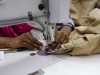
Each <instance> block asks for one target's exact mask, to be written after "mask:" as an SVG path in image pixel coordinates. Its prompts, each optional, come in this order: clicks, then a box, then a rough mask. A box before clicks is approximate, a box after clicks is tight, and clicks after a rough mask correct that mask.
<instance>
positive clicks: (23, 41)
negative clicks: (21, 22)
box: [10, 32, 43, 50]
mask: <svg viewBox="0 0 100 75" xmlns="http://www.w3.org/2000/svg"><path fill="white" fill-rule="evenodd" d="M10 47H11V48H19V47H25V48H28V49H31V50H40V49H41V48H42V47H43V44H42V43H41V42H39V41H38V40H37V39H36V38H35V37H34V36H32V35H31V34H30V33H29V32H27V33H24V34H22V35H20V36H18V37H15V38H12V39H11V44H10Z"/></svg>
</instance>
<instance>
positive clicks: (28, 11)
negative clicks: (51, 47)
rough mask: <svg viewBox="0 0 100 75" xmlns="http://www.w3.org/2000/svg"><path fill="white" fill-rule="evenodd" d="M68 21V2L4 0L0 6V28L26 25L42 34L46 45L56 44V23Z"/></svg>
mask: <svg viewBox="0 0 100 75" xmlns="http://www.w3.org/2000/svg"><path fill="white" fill-rule="evenodd" d="M68 20H69V0H5V1H4V2H3V4H0V27H4V26H9V25H15V24H20V23H28V24H29V25H31V26H33V27H35V29H36V30H39V31H40V32H42V33H43V36H39V37H41V38H42V40H46V42H47V45H48V44H52V43H56V42H57V31H58V26H57V23H65V22H68Z"/></svg>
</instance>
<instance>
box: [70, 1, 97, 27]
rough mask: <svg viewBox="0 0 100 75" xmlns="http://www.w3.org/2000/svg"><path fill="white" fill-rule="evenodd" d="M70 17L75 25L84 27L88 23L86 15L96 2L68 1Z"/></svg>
mask: <svg viewBox="0 0 100 75" xmlns="http://www.w3.org/2000/svg"><path fill="white" fill-rule="evenodd" d="M69 3H70V15H71V17H72V19H73V21H74V23H75V24H77V25H81V26H86V25H87V24H89V23H88V21H87V18H86V15H87V14H88V13H89V12H91V11H92V10H93V9H94V8H95V7H96V6H97V5H98V4H97V3H98V0H70V2H69Z"/></svg>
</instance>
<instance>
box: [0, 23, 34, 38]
mask: <svg viewBox="0 0 100 75" xmlns="http://www.w3.org/2000/svg"><path fill="white" fill-rule="evenodd" d="M32 29H34V27H31V26H30V25H28V24H27V23H23V24H17V25H11V26H5V27H1V28H0V37H17V36H20V35H21V34H23V33H26V32H30V33H31V30H32Z"/></svg>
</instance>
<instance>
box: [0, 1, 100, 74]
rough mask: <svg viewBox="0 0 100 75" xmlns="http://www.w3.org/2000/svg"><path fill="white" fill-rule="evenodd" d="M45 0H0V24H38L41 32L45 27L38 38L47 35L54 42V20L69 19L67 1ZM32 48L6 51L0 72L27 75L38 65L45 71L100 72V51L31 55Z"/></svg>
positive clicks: (59, 21) (55, 72)
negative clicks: (11, 51) (94, 52)
mask: <svg viewBox="0 0 100 75" xmlns="http://www.w3.org/2000/svg"><path fill="white" fill-rule="evenodd" d="M44 1H47V0H44ZM44 1H42V0H0V26H1V27H3V26H8V25H14V24H18V23H29V24H30V25H31V26H34V27H35V28H36V29H37V28H38V29H39V30H40V32H41V31H44V29H45V31H44V34H45V37H44V36H43V34H42V32H41V34H39V36H41V38H39V39H41V40H43V39H45V38H46V39H48V40H47V43H48V44H49V43H53V42H54V41H55V40H56V39H55V38H54V35H53V33H55V32H57V31H55V30H56V25H57V24H56V23H61V22H64V20H65V22H67V21H68V17H69V11H68V8H69V7H68V6H69V4H68V0H48V1H50V2H48V3H49V4H47V3H45V2H44ZM59 2H60V3H59ZM60 4H61V5H63V7H62V6H61V5H60ZM66 5H67V6H66ZM48 6H49V7H48ZM48 8H49V10H48ZM65 8H66V10H65ZM40 9H41V10H40ZM55 10H56V11H55ZM30 11H31V12H30ZM48 11H49V12H48ZM58 12H59V13H58ZM65 13H66V14H65ZM32 16H33V17H32ZM29 20H30V21H29ZM62 20H63V21H62ZM41 25H43V26H41ZM52 28H53V29H52ZM38 29H37V30H38ZM47 36H50V37H47ZM32 52H33V51H25V52H17V53H8V54H5V58H4V59H3V60H0V75H27V74H29V73H32V72H35V71H37V70H39V69H42V71H44V72H45V74H44V75H100V72H99V70H100V54H95V55H91V56H69V55H66V54H65V55H50V56H39V55H36V56H30V53H32Z"/></svg>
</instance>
